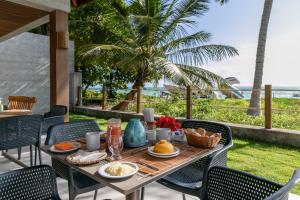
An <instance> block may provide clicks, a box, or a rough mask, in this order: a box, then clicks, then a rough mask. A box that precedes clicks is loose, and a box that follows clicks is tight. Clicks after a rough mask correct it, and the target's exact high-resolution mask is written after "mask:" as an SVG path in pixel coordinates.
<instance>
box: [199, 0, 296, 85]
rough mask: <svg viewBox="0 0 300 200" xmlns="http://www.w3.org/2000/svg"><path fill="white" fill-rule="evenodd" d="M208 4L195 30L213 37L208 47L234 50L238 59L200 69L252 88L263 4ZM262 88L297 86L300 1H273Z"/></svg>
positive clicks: (234, 0) (258, 0)
mask: <svg viewBox="0 0 300 200" xmlns="http://www.w3.org/2000/svg"><path fill="white" fill-rule="evenodd" d="M211 2H212V3H211V4H210V10H209V11H208V12H207V13H206V15H204V16H203V17H201V18H197V21H198V25H197V28H196V30H197V31H199V30H205V31H207V32H210V33H212V35H213V39H212V41H211V43H215V44H226V45H231V46H234V47H235V48H237V49H238V50H239V56H236V57H233V58H229V59H227V60H225V61H222V62H213V63H210V64H208V65H207V66H203V67H204V68H206V69H208V70H210V71H213V72H215V73H217V74H219V75H221V76H222V77H224V78H226V77H230V76H234V77H236V78H237V79H239V80H240V82H241V83H240V85H241V86H252V84H253V77H254V69H255V55H256V48H257V40H258V33H259V28H260V20H261V15H262V11H263V4H264V0H250V1H249V0H248V1H247V0H230V1H229V3H227V4H225V5H223V6H220V5H219V4H217V3H215V2H214V0H212V1H211ZM263 84H272V85H273V86H295V87H299V86H300V0H274V3H273V8H272V13H271V19H270V24H269V31H268V38H267V48H266V54H265V68H264V76H263Z"/></svg>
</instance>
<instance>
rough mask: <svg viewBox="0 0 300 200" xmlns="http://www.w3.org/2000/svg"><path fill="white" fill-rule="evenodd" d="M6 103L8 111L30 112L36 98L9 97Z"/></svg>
mask: <svg viewBox="0 0 300 200" xmlns="http://www.w3.org/2000/svg"><path fill="white" fill-rule="evenodd" d="M8 101H9V102H8V110H14V109H16V110H32V107H33V105H34V104H35V103H36V102H37V99H36V97H26V96H9V97H8Z"/></svg>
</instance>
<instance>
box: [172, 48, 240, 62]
mask: <svg viewBox="0 0 300 200" xmlns="http://www.w3.org/2000/svg"><path fill="white" fill-rule="evenodd" d="M235 55H238V50H237V49H236V48H234V47H231V46H226V45H214V44H212V45H202V46H198V47H193V48H186V49H180V50H177V51H174V52H171V53H167V54H166V56H167V58H169V59H170V60H171V61H172V62H175V63H181V64H186V65H193V66H201V65H204V64H207V63H209V62H210V61H221V60H224V59H227V58H229V57H233V56H235Z"/></svg>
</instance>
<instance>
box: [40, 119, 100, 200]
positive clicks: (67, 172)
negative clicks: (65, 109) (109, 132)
mask: <svg viewBox="0 0 300 200" xmlns="http://www.w3.org/2000/svg"><path fill="white" fill-rule="evenodd" d="M95 131H100V128H99V126H98V124H97V123H96V122H95V121H94V120H81V121H72V122H66V123H63V124H58V125H54V126H52V127H50V128H49V130H48V133H47V138H46V142H45V145H53V144H56V143H58V142H61V141H66V140H74V139H77V138H81V137H85V134H86V133H87V132H95ZM52 167H53V168H54V169H55V171H56V173H57V174H58V176H60V177H61V178H64V179H67V180H68V187H69V199H70V200H73V199H75V197H76V196H77V195H78V194H82V193H86V192H90V191H93V190H95V193H94V200H95V199H96V198H97V190H98V189H99V188H102V187H104V186H103V185H102V184H100V183H98V182H96V181H95V180H93V179H91V178H90V177H88V176H86V175H84V174H82V173H80V172H78V171H76V170H75V169H73V168H71V167H69V166H68V165H65V164H64V163H62V162H60V161H59V160H57V159H55V158H52ZM77 180H81V182H82V183H80V184H83V185H80V186H79V185H78V184H79V181H77ZM83 181H85V183H83Z"/></svg>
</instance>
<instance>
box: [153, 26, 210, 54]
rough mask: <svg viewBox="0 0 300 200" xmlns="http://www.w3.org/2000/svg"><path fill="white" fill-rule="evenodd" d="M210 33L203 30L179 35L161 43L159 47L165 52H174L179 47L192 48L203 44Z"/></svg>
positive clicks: (207, 39)
mask: <svg viewBox="0 0 300 200" xmlns="http://www.w3.org/2000/svg"><path fill="white" fill-rule="evenodd" d="M210 37H211V34H210V33H207V32H205V31H200V32H197V33H194V34H192V35H188V36H186V37H181V38H179V39H176V40H172V41H171V42H169V43H168V44H165V45H163V46H162V47H160V48H159V49H160V50H161V51H164V52H166V53H168V52H174V51H177V50H179V49H185V48H192V47H196V46H200V45H203V44H204V43H206V42H208V41H209V40H210Z"/></svg>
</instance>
